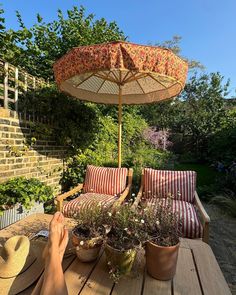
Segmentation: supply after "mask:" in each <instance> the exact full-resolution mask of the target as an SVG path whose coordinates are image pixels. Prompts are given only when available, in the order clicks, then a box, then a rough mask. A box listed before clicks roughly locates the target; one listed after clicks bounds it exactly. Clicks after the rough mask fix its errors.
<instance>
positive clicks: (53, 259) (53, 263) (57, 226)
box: [32, 212, 68, 295]
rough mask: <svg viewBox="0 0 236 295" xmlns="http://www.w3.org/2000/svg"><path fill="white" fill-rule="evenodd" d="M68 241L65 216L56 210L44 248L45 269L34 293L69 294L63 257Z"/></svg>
mask: <svg viewBox="0 0 236 295" xmlns="http://www.w3.org/2000/svg"><path fill="white" fill-rule="evenodd" d="M67 243H68V230H67V229H65V227H64V216H63V215H62V213H60V212H56V213H55V214H54V216H53V219H52V221H51V223H50V226H49V240H48V244H47V246H46V248H45V250H44V253H43V256H44V258H45V270H44V274H43V275H42V277H41V279H40V280H39V281H38V284H37V285H36V287H35V289H34V291H33V293H32V295H36V294H42V295H55V294H57V295H64V294H68V292H67V287H66V283H65V279H64V274H63V270H62V265H61V263H62V259H63V255H64V252H65V249H66V246H67Z"/></svg>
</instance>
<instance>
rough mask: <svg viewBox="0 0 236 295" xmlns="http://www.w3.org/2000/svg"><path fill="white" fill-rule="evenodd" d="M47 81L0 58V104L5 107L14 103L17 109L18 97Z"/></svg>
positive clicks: (43, 84)
mask: <svg viewBox="0 0 236 295" xmlns="http://www.w3.org/2000/svg"><path fill="white" fill-rule="evenodd" d="M46 85H47V82H46V81H45V80H44V79H41V78H37V77H34V76H32V75H30V74H29V73H27V72H26V71H24V70H23V69H21V68H18V67H15V66H13V65H12V64H10V63H8V62H6V61H4V60H2V59H0V106H1V105H2V106H3V107H4V108H5V109H8V108H9V104H13V105H14V109H15V110H16V111H18V99H19V97H20V96H21V95H22V96H23V95H25V93H26V92H27V91H34V90H36V89H39V88H41V87H43V86H46Z"/></svg>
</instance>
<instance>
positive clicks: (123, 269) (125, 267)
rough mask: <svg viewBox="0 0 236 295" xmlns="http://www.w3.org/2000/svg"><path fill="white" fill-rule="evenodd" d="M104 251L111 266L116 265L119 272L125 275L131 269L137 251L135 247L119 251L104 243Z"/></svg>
mask: <svg viewBox="0 0 236 295" xmlns="http://www.w3.org/2000/svg"><path fill="white" fill-rule="evenodd" d="M105 253H106V258H107V262H108V263H109V262H110V263H111V265H112V266H114V267H117V268H118V269H119V271H120V274H122V275H126V274H129V273H130V271H131V269H132V266H133V263H134V260H135V257H136V253H137V251H136V249H129V250H125V251H121V250H118V249H115V248H113V247H111V246H109V245H106V246H105Z"/></svg>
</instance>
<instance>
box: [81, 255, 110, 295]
mask: <svg viewBox="0 0 236 295" xmlns="http://www.w3.org/2000/svg"><path fill="white" fill-rule="evenodd" d="M106 264H107V263H106V257H105V253H103V254H102V256H101V258H100V259H99V261H98V263H97V264H96V266H95V268H94V270H93V272H92V273H91V275H90V277H89V279H88V280H87V282H86V284H85V286H84V287H83V289H82V291H81V293H80V295H92V294H99V295H108V294H110V293H111V290H112V288H113V285H114V283H113V281H112V280H111V279H110V278H109V274H108V267H107V265H106Z"/></svg>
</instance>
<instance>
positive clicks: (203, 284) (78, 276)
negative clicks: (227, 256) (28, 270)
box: [0, 214, 231, 295]
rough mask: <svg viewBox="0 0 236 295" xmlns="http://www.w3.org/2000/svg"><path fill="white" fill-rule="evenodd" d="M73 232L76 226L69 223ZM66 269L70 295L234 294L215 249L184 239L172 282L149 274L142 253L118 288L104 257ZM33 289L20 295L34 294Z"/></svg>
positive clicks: (67, 262) (29, 229)
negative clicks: (159, 279) (217, 259)
mask: <svg viewBox="0 0 236 295" xmlns="http://www.w3.org/2000/svg"><path fill="white" fill-rule="evenodd" d="M51 218H52V216H51V215H46V214H33V215H31V216H29V217H27V218H25V219H23V220H21V221H18V222H17V223H15V224H13V225H11V226H9V227H7V228H5V229H3V230H1V231H0V242H3V241H4V240H5V239H6V238H9V237H11V236H13V235H16V234H26V235H29V236H30V234H32V233H36V232H38V231H39V230H41V229H47V228H48V223H49V221H50V220H51ZM66 222H67V226H68V227H69V228H71V227H72V226H73V222H72V221H71V220H69V219H67V220H66ZM63 269H64V273H65V280H66V284H67V288H68V292H69V294H70V295H73V294H81V295H84V294H86V295H90V294H98V295H103V294H104V295H105V294H112V295H114V294H117V295H138V294H146V295H154V294H157V295H162V294H163V295H164V294H165V295H177V294H178V295H185V294H186V295H228V294H231V292H230V290H229V288H228V285H227V283H226V281H225V279H224V277H223V274H222V272H221V270H220V267H219V265H218V263H217V261H216V259H215V256H214V254H213V252H212V250H211V248H210V247H209V246H208V245H207V244H205V243H204V242H202V241H200V240H189V239H182V240H181V246H180V250H179V258H178V264H177V271H176V275H175V277H174V279H173V280H171V281H158V280H155V279H153V278H151V277H150V276H149V275H148V274H147V273H146V270H145V258H144V255H143V254H142V253H139V259H137V260H136V265H135V267H134V271H133V272H132V273H131V275H130V276H128V277H124V278H123V279H121V280H120V282H119V283H118V284H114V283H113V281H112V280H111V279H110V278H109V275H108V270H107V266H106V259H105V255H104V253H101V256H100V257H99V259H98V260H97V261H95V262H92V263H82V262H80V261H79V260H78V259H77V258H76V256H75V255H71V256H68V257H67V258H66V259H64V262H63ZM32 289H33V286H31V287H30V288H28V289H27V290H25V291H23V292H21V293H20V294H30V293H31V291H32Z"/></svg>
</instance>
